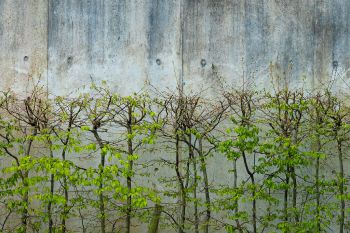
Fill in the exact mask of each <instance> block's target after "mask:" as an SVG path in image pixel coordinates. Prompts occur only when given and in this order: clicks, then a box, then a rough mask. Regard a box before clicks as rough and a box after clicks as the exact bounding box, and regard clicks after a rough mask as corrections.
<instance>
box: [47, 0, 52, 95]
mask: <svg viewBox="0 0 350 233" xmlns="http://www.w3.org/2000/svg"><path fill="white" fill-rule="evenodd" d="M50 2H51V0H48V1H47V9H46V10H47V12H46V15H47V21H46V22H47V23H46V95H47V97H48V96H49V60H50V59H49V28H50Z"/></svg>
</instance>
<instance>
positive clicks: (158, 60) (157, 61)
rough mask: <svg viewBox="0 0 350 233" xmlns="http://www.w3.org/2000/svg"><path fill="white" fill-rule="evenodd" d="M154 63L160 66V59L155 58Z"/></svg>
mask: <svg viewBox="0 0 350 233" xmlns="http://www.w3.org/2000/svg"><path fill="white" fill-rule="evenodd" d="M156 63H157V65H159V66H160V65H161V64H162V61H161V60H160V59H159V58H157V60H156Z"/></svg>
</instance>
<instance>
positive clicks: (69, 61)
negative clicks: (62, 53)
mask: <svg viewBox="0 0 350 233" xmlns="http://www.w3.org/2000/svg"><path fill="white" fill-rule="evenodd" d="M67 63H68V64H69V65H71V64H72V63H73V57H72V56H69V57H68V58H67Z"/></svg>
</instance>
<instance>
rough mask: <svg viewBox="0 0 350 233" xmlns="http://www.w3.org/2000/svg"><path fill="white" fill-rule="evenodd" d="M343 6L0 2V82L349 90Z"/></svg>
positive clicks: (340, 0) (333, 0) (244, 1)
mask: <svg viewBox="0 0 350 233" xmlns="http://www.w3.org/2000/svg"><path fill="white" fill-rule="evenodd" d="M349 12H350V2H349V1H347V0H308V1H303V0H181V1H177V0H86V1H78V0H0V70H1V85H0V87H1V89H3V90H4V89H7V88H13V89H16V90H18V91H19V92H22V93H23V92H26V91H28V90H29V89H30V87H31V86H33V84H35V83H36V82H37V81H38V80H41V83H42V84H43V85H47V87H48V89H49V90H50V92H52V93H53V94H66V93H68V92H70V91H71V90H73V89H74V88H77V87H79V86H81V85H83V84H88V83H90V82H98V81H99V80H108V81H109V83H110V86H111V87H112V88H114V89H115V90H118V91H121V92H122V93H129V92H131V91H138V90H139V89H141V88H147V87H149V84H151V85H154V86H156V87H157V88H165V87H169V88H174V87H175V86H176V84H177V83H178V80H182V79H183V81H184V85H185V90H190V89H192V88H195V89H198V88H199V87H202V86H203V87H208V86H209V87H210V86H215V85H216V84H217V82H218V80H217V78H219V77H223V78H224V79H225V80H226V81H227V83H228V84H233V85H238V84H239V85H241V84H242V83H243V81H244V83H246V85H248V84H249V85H251V86H257V87H258V88H261V87H267V88H270V87H271V86H272V83H274V85H285V84H286V83H287V84H288V85H290V86H291V87H296V86H304V87H308V88H317V87H320V86H323V85H325V84H326V83H327V82H328V81H329V80H332V79H334V80H336V84H334V87H336V86H337V88H347V86H348V83H350V80H348V76H347V74H346V71H347V69H349V66H350V59H349V57H350V36H349V35H350V34H349V26H350V25H349V24H350V14H349ZM47 82H48V83H47ZM28 88H29V89H28Z"/></svg>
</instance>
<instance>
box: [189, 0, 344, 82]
mask: <svg viewBox="0 0 350 233" xmlns="http://www.w3.org/2000/svg"><path fill="white" fill-rule="evenodd" d="M184 9H185V12H186V13H185V15H186V17H185V28H184V37H185V38H186V39H185V40H184V48H185V49H184V56H185V58H184V64H185V67H186V68H185V79H186V81H187V82H189V83H190V86H193V85H195V84H196V85H198V83H203V84H207V83H213V85H214V84H215V83H216V82H217V81H216V80H215V78H217V77H216V76H215V75H213V72H212V64H214V67H217V70H218V71H219V74H220V75H222V76H223V77H224V78H225V79H226V80H227V82H228V84H234V85H237V83H239V84H240V85H241V83H242V82H243V80H244V82H245V83H249V84H252V85H253V84H255V85H256V86H257V87H270V86H271V85H272V83H274V85H276V86H277V85H278V83H279V84H280V85H282V84H284V83H285V82H286V83H288V84H289V85H290V86H292V87H295V86H304V87H305V86H306V87H309V88H310V87H314V88H317V87H321V86H323V85H325V84H327V83H328V81H329V79H330V78H331V77H332V76H337V77H333V78H337V79H339V78H340V77H339V75H340V74H343V72H344V71H345V70H347V69H348V68H349V58H350V56H349V55H350V51H349V41H350V37H349V35H350V34H349V23H350V14H349V11H350V2H349V1H339V0H338V1H331V0H322V1H320V0H312V1H311V0H310V1H302V0H293V1H288V0H283V1H276V0H235V1H233V0H227V1H218V0H216V1H215V0H203V1H199V0H196V1H186V6H185V7H184ZM202 58H204V59H206V63H207V65H206V66H205V67H203V68H201V67H200V60H201V59H202ZM335 73H337V75H335ZM338 74H339V75H338ZM277 76H279V77H280V80H281V81H279V82H277V80H276V79H277ZM343 79H344V81H345V82H348V80H346V79H347V76H345V77H343ZM344 81H343V80H338V83H339V85H340V86H343V87H344V86H346V84H345V83H344Z"/></svg>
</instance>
